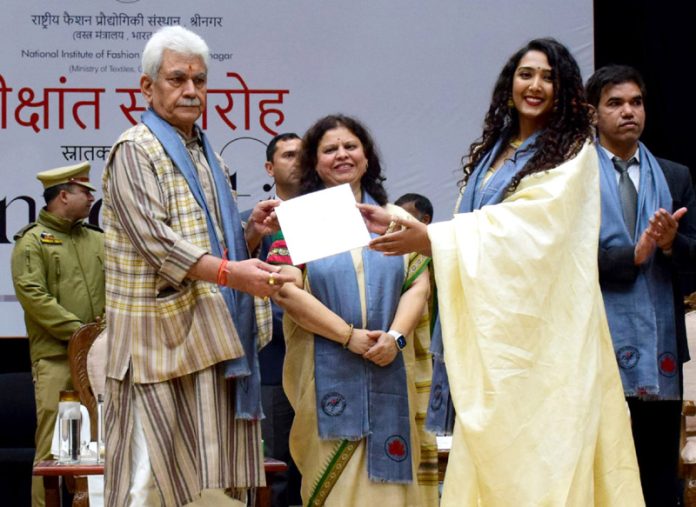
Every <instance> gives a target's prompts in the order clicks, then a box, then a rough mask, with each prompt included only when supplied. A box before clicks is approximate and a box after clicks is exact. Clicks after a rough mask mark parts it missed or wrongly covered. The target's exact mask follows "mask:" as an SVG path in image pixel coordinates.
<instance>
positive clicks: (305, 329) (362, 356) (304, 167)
mask: <svg viewBox="0 0 696 507" xmlns="http://www.w3.org/2000/svg"><path fill="white" fill-rule="evenodd" d="M300 171H301V174H302V175H301V187H302V193H308V192H313V191H316V190H320V189H323V188H328V187H333V186H336V185H340V184H344V183H347V184H349V185H350V188H351V190H352V191H353V194H354V196H355V200H356V201H357V202H363V203H369V204H372V205H374V206H379V207H384V208H385V209H386V210H387V211H388V212H389V213H390V214H398V215H399V216H403V217H407V216H408V214H407V213H406V212H405V211H403V210H401V208H398V207H397V206H393V205H389V204H387V194H386V191H385V189H384V187H383V185H382V182H383V180H384V176H383V175H382V168H381V165H380V160H379V157H378V154H377V150H376V147H375V144H374V142H373V140H372V138H371V136H370V134H369V132H368V131H367V129H366V128H365V127H364V126H363V125H362V124H361V123H360V122H358V121H357V120H355V119H353V118H350V117H346V116H342V115H332V116H327V117H325V118H322V119H320V120H318V121H317V122H316V123H315V124H314V125H313V126H312V127H311V128H310V129H309V130H308V131H307V133H306V134H305V136H304V138H303V140H302V151H301V154H300ZM428 263H429V259H428V258H427V257H425V256H423V255H419V254H405V255H403V256H394V257H390V258H387V257H384V256H383V255H381V254H379V253H377V252H373V251H371V250H369V249H368V248H358V249H356V250H353V251H350V252H345V253H343V254H339V255H335V256H332V257H328V258H325V259H320V260H317V261H313V262H309V263H308V264H307V265H306V266H304V267H303V269H302V270H300V269H298V268H295V267H293V266H284V267H283V272H286V273H291V274H292V275H293V276H294V277H295V280H296V281H295V283H294V284H292V283H286V284H285V286H284V287H283V288H282V289H281V291H280V293H279V296H278V298H277V300H278V302H279V304H280V305H281V306H282V307H283V308H284V309H285V319H284V334H285V339H286V345H287V350H286V356H285V365H284V372H283V386H284V388H285V391H286V393H287V396H288V399H289V400H290V403H291V404H292V406H293V409H294V410H295V419H294V422H293V426H292V430H291V432H290V451H291V453H292V456H293V458H294V460H295V463H297V466H298V468H299V470H300V472H301V474H302V488H301V492H302V500H303V505H306V506H318V505H330V506H364V505H384V506H429V505H433V506H435V505H437V501H438V498H437V449H436V447H435V442H434V437H433V436H428V435H427V434H426V433H425V432H424V431H423V420H424V416H425V410H426V407H427V401H428V387H429V381H430V376H431V360H430V357H429V354H428V352H427V347H428V345H429V336H428V337H427V342H426V343H423V342H422V341H419V340H418V339H416V337H414V333H413V331H414V329H415V328H416V327H417V326H418V324H419V322H420V321H421V319H422V318H423V315H424V312H425V306H426V301H427V298H428V294H429V290H430V289H429V286H430V284H429V280H428V268H427V266H428ZM426 328H427V326H426ZM421 329H422V326H421ZM419 406H420V415H419V416H418V412H419ZM417 420H418V421H419V423H420V424H417Z"/></svg>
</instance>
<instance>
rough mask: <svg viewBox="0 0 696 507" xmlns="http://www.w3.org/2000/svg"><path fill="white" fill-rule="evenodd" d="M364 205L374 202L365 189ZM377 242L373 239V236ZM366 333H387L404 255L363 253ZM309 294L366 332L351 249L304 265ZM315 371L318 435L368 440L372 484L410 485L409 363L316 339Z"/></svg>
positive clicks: (402, 273)
mask: <svg viewBox="0 0 696 507" xmlns="http://www.w3.org/2000/svg"><path fill="white" fill-rule="evenodd" d="M363 202H366V203H369V204H375V205H376V204H377V203H376V202H375V200H374V199H373V198H372V197H371V196H370V195H368V194H367V192H364V197H363ZM373 237H376V235H373ZM361 255H362V261H363V268H364V274H365V299H366V309H367V323H366V325H365V328H366V329H369V330H373V331H374V330H382V331H385V332H386V331H387V330H388V329H389V327H390V325H391V323H392V321H393V319H394V315H395V314H396V308H397V305H398V303H399V299H400V296H401V288H402V286H403V283H404V260H403V257H386V256H384V255H382V254H381V253H379V252H374V251H372V250H370V249H369V248H363V249H362V252H361ZM307 277H308V279H309V286H310V289H311V291H312V294H313V295H314V297H316V298H317V299H318V300H319V301H321V302H322V303H323V304H324V305H325V306H326V307H328V308H329V309H331V310H332V311H333V312H335V313H336V314H338V315H339V316H340V317H341V318H342V319H344V320H345V321H346V322H347V323H349V324H353V325H354V326H355V327H356V328H363V321H362V310H361V305H360V289H359V287H358V281H357V275H356V272H355V267H354V264H353V258H352V255H351V253H350V252H344V253H341V254H338V255H334V256H332V257H328V258H325V259H320V260H316V261H312V262H309V263H308V264H307ZM314 373H315V384H316V397H317V419H318V424H319V437H320V438H322V439H325V440H332V439H347V440H360V439H362V438H364V437H367V456H368V465H367V471H368V476H369V478H370V479H371V480H373V481H377V482H392V483H409V482H411V481H412V480H413V477H412V475H413V474H412V470H411V459H412V458H411V453H412V449H411V448H410V447H411V427H410V420H409V409H408V387H407V384H406V382H407V379H406V366H405V364H404V358H403V354H402V353H398V354H397V356H396V358H395V359H394V361H392V363H391V364H389V365H387V366H385V367H381V366H377V365H376V364H374V363H372V362H370V361H367V360H366V359H363V358H362V357H361V356H359V355H357V354H354V353H353V352H350V351H349V350H348V349H344V348H343V347H342V346H341V344H340V343H336V342H334V341H332V340H329V339H327V338H323V337H321V336H319V335H315V338H314Z"/></svg>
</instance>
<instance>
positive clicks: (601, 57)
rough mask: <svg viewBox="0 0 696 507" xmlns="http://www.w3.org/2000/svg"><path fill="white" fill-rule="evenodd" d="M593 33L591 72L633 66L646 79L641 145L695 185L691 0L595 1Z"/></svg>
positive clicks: (695, 18) (695, 15)
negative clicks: (682, 168)
mask: <svg viewBox="0 0 696 507" xmlns="http://www.w3.org/2000/svg"><path fill="white" fill-rule="evenodd" d="M594 34H595V67H596V68H599V67H601V66H602V65H606V64H609V63H620V64H626V65H632V66H633V67H636V68H637V69H638V70H639V71H640V72H641V74H642V75H643V77H644V79H645V82H646V87H647V98H646V106H645V107H646V128H645V131H644V133H643V141H644V142H645V144H646V145H647V146H648V148H650V150H651V151H652V152H653V153H654V154H655V155H656V156H659V157H663V158H667V159H670V160H674V161H675V162H680V163H682V164H685V165H687V166H689V169H691V177H692V179H694V180H695V181H696V177H695V176H696V137H695V135H696V82H695V81H694V78H693V77H690V76H693V75H694V74H695V73H694V67H696V2H691V1H688V0H686V1H684V0H662V1H657V0H595V1H594ZM693 211H694V212H696V210H693Z"/></svg>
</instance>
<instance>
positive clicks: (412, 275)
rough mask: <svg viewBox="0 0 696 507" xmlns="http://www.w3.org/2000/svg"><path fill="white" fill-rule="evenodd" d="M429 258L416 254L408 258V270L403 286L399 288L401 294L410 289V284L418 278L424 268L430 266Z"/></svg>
mask: <svg viewBox="0 0 696 507" xmlns="http://www.w3.org/2000/svg"><path fill="white" fill-rule="evenodd" d="M430 260H431V259H430V257H426V256H425V255H423V254H416V255H415V256H414V257H411V258H409V263H408V270H407V271H406V277H405V280H404V284H403V286H402V287H401V293H402V294H403V293H404V292H406V291H407V290H408V288H409V287H411V284H412V283H413V282H414V281H415V280H416V278H418V275H420V274H421V273H422V272H423V271H425V268H427V267H428V264H430Z"/></svg>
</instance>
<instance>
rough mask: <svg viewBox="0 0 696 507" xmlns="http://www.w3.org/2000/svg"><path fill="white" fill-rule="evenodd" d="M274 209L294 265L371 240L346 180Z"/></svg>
mask: <svg viewBox="0 0 696 507" xmlns="http://www.w3.org/2000/svg"><path fill="white" fill-rule="evenodd" d="M275 211H276V214H277V215H278V221H279V222H280V227H281V229H282V231H283V237H284V238H285V243H286V244H287V246H288V250H289V251H290V257H292V262H293V263H294V264H295V265H298V264H304V263H306V262H309V261H313V260H317V259H322V258H324V257H329V256H331V255H336V254H339V253H342V252H347V251H349V250H352V249H354V248H359V247H363V246H366V245H367V244H368V243H369V242H370V233H369V232H368V230H367V226H366V225H365V222H364V221H363V219H362V215H361V214H360V211H358V208H356V207H355V197H354V196H353V192H352V190H351V189H350V185H348V184H347V183H346V184H344V185H339V186H337V187H332V188H327V189H325V190H319V191H317V192H312V193H311V194H307V195H303V196H300V197H295V198H294V199H290V200H288V201H283V202H282V203H281V204H280V205H279V206H278V207H277V208H276V209H275Z"/></svg>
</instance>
